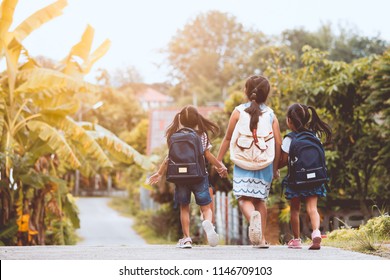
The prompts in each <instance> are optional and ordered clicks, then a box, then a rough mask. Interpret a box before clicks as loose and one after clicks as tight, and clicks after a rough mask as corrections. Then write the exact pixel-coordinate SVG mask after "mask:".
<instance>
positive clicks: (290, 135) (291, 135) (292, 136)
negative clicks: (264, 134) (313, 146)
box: [283, 131, 297, 139]
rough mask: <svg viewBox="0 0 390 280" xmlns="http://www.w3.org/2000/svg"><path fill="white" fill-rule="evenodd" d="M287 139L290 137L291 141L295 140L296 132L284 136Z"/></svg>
mask: <svg viewBox="0 0 390 280" xmlns="http://www.w3.org/2000/svg"><path fill="white" fill-rule="evenodd" d="M286 137H289V138H291V139H294V138H295V137H297V133H296V132H294V131H291V132H289V133H287V134H286V135H284V137H283V138H286Z"/></svg>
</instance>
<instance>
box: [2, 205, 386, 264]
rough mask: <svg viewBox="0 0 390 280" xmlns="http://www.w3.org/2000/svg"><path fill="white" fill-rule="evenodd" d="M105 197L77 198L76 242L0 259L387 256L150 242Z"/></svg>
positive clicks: (7, 252) (19, 250) (5, 251)
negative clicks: (180, 246)
mask: <svg viewBox="0 0 390 280" xmlns="http://www.w3.org/2000/svg"><path fill="white" fill-rule="evenodd" d="M109 200H110V199H109V198H78V200H77V204H78V206H79V210H80V220H81V228H80V229H79V230H78V234H79V235H80V236H81V237H82V238H83V240H82V241H81V242H80V243H79V244H78V245H77V246H31V247H0V259H1V260H386V259H384V258H380V257H377V256H371V255H366V254H361V253H357V252H351V251H345V250H341V249H337V248H332V247H322V249H321V250H319V251H310V250H308V247H307V246H306V247H304V248H303V249H302V250H292V249H288V248H287V246H271V247H270V248H269V249H256V248H253V247H252V246H217V247H214V248H211V247H209V246H194V247H193V248H192V249H186V250H183V249H178V248H176V247H175V245H148V244H146V242H145V241H144V240H143V239H142V238H141V237H139V236H138V235H137V234H136V233H135V232H134V230H133V229H132V228H131V226H132V224H133V221H132V219H130V218H128V217H123V216H121V215H119V214H118V213H117V212H116V211H114V210H112V209H111V208H110V207H108V206H107V203H108V201H109Z"/></svg>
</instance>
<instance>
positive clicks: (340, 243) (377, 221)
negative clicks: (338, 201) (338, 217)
mask: <svg viewBox="0 0 390 280" xmlns="http://www.w3.org/2000/svg"><path fill="white" fill-rule="evenodd" d="M322 244H323V245H325V246H332V247H337V248H342V249H347V250H352V251H357V252H361V253H366V254H372V255H378V256H381V257H385V258H389V259H390V246H389V245H390V216H389V215H388V214H382V215H380V216H378V217H374V218H372V219H370V220H368V221H367V223H366V224H365V225H362V226H360V227H359V228H358V229H353V228H350V227H348V225H345V227H344V228H341V229H338V230H334V231H332V232H330V233H328V234H327V238H324V239H323V243H322Z"/></svg>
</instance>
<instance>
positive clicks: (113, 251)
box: [0, 245, 385, 260]
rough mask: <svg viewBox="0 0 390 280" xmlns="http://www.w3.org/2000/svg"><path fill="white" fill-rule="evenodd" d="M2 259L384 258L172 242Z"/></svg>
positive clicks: (29, 251)
mask: <svg viewBox="0 0 390 280" xmlns="http://www.w3.org/2000/svg"><path fill="white" fill-rule="evenodd" d="M0 259H2V260H6V259H18V260H30V259H34V260H43V259H45V260H385V259H383V258H380V257H377V256H370V255H365V254H361V253H356V252H350V251H345V250H340V249H336V248H331V247H323V248H322V249H321V250H319V251H311V250H307V247H306V248H304V249H302V250H292V249H288V248H287V247H286V246H271V247H270V248H269V249H255V248H252V247H251V246H217V247H214V248H211V247H209V246H197V247H193V248H192V249H178V248H175V246H173V245H170V246H168V245H142V246H134V245H127V246H34V247H0Z"/></svg>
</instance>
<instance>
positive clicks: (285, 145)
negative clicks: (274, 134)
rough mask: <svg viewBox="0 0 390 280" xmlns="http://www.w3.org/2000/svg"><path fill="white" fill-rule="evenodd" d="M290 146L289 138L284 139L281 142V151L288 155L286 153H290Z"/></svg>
mask: <svg viewBox="0 0 390 280" xmlns="http://www.w3.org/2000/svg"><path fill="white" fill-rule="evenodd" d="M290 145H291V138H290V137H284V139H283V141H282V151H283V152H285V153H287V154H288V152H289V151H290Z"/></svg>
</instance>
